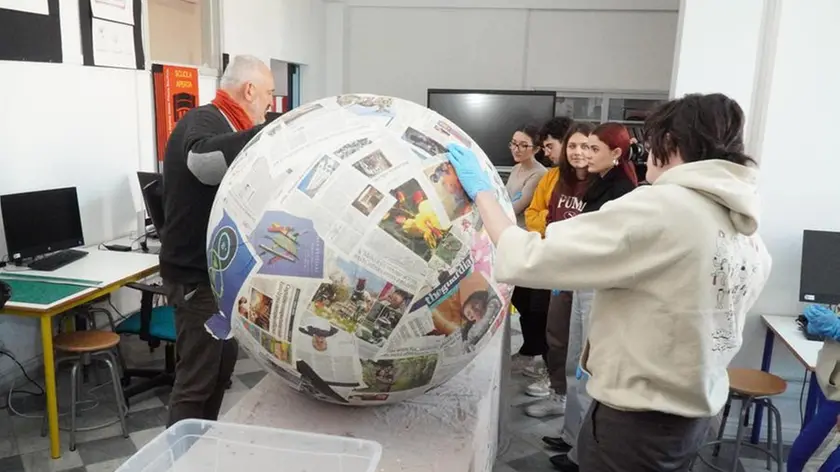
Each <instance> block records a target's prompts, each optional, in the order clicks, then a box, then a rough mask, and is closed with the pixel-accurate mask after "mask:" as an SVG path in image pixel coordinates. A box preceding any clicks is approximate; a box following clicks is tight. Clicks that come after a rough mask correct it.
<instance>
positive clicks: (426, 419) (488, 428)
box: [222, 330, 507, 472]
mask: <svg viewBox="0 0 840 472" xmlns="http://www.w3.org/2000/svg"><path fill="white" fill-rule="evenodd" d="M502 333H503V330H499V332H498V333H496V336H495V338H494V339H493V340H492V341H491V342H490V344H488V346H487V347H486V348H485V349H484V350H483V351H482V352H481V353H480V354H479V355H478V357H476V359H475V360H474V361H473V362H472V363H471V364H470V365H469V366H467V367H466V368H465V369H464V370H463V371H462V372H461V373H460V374H458V375H457V376H455V377H454V378H453V379H452V380H450V381H449V382H447V383H445V384H444V385H442V386H440V387H438V388H437V389H436V390H433V391H432V392H429V393H427V394H426V395H422V396H420V397H416V398H413V399H411V400H408V401H404V402H402V403H399V404H396V405H388V406H381V407H368V408H364V407H347V406H340V405H332V404H328V403H324V402H320V401H318V400H315V399H312V398H310V397H308V396H306V395H304V394H301V393H298V392H296V391H294V390H293V389H291V388H290V387H288V386H286V384H284V383H282V381H281V380H279V379H276V378H275V377H274V376H273V375H272V374H269V375H267V376H266V377H265V378H264V379H263V380H262V381H260V383H259V384H257V385H256V386H255V387H254V388H253V389H252V390H251V391H250V392H249V393H248V394H246V396H245V397H244V398H243V399H242V400H241V401H240V402H239V403H238V404H236V405H235V406H234V407H233V408H232V409H231V410H230V411H229V412H228V413H227V414H226V415H225V416H224V417H223V419H222V420H223V421H225V422H232V423H240V424H248V425H259V426H267V427H273V428H282V429H291V430H297V431H305V432H311V433H322V434H332V435H339V436H350V437H356V438H361V439H370V440H374V441H377V442H379V443H380V444H382V447H383V455H382V461H381V462H380V464H379V467H378V468H377V471H378V472H421V471H422V472H468V471H469V472H484V471H490V470H492V469H493V463H494V462H495V456H496V447H497V434H498V428H499V416H498V415H499V402H500V380H501V378H502V370H501V369H502V362H501V360H502V356H501V355H500V354H501V353H502V351H503V349H502V348H503V344H502V342H503V341H505V342H507V341H506V339H507V338H506V336H504V335H503V334H502Z"/></svg>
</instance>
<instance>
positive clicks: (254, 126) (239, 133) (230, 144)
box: [160, 56, 274, 426]
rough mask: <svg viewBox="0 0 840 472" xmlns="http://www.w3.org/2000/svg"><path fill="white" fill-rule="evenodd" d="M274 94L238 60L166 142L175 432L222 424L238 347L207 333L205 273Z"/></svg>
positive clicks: (255, 65)
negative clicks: (217, 218)
mask: <svg viewBox="0 0 840 472" xmlns="http://www.w3.org/2000/svg"><path fill="white" fill-rule="evenodd" d="M273 95H274V77H273V76H272V74H271V70H270V69H269V68H268V67H267V66H266V65H265V63H263V62H262V61H260V60H259V59H257V58H255V57H253V56H236V57H234V58H233V60H232V61H231V63H230V64H229V65H228V67H227V69H226V70H225V73H224V75H223V76H222V80H221V84H220V88H219V90H218V91H217V92H216V98H215V99H214V100H213V102H212V103H210V104H208V105H203V106H200V107H198V108H195V109H193V110H191V111H190V112H188V113H187V114H186V115H185V116H184V117H183V118H181V119H180V120H179V121H178V124H177V125H176V126H175V129H174V130H173V131H172V135H171V136H170V137H169V141H168V142H167V143H166V154H165V156H164V160H163V182H164V184H163V207H164V215H165V223H164V225H163V229H162V231H161V234H160V240H161V250H160V274H161V277H162V278H163V284H164V287H165V288H166V291H167V295H168V301H169V303H170V304H172V305H173V306H174V307H175V330H176V334H177V342H176V350H177V352H178V361H177V363H176V366H175V386H174V387H173V389H172V394H171V396H170V400H169V422H168V424H169V425H170V426H171V425H173V424H175V423H177V422H178V421H180V420H183V419H187V418H197V419H207V420H215V419H217V417H218V415H219V409H220V408H221V405H222V398H223V397H224V393H225V389H226V387H227V384H228V382H229V381H230V378H231V375H232V374H233V368H234V366H235V364H236V358H237V354H238V350H239V347H238V345H237V344H236V341H234V340H232V339H231V340H228V341H221V340H218V339H216V338H214V337H213V336H211V335H210V334H209V333H208V332H207V330H206V329H205V328H204V323H205V322H206V321H207V320H208V319H209V318H210V317H211V316H212V315H213V314H215V313H217V312H218V311H219V307H218V305H217V304H216V300H215V298H214V296H213V291H212V289H211V288H210V277H209V275H208V272H207V256H206V246H205V239H206V233H207V224H208V220H209V217H210V210H211V207H212V206H213V200H214V199H215V197H216V190H217V189H218V186H219V183H221V181H222V177H224V175H225V172H226V171H227V169H228V166H230V164H231V163H232V162H233V160H234V159H235V158H236V156H237V155H238V154H239V152H240V151H241V150H242V149H243V148H244V147H245V145H246V144H248V141H250V140H251V138H253V137H254V136H256V134H257V133H258V132H259V131H260V129H262V126H263V123H264V122H265V114H266V112H267V111H268V109H269V106H270V104H271V101H272V98H273Z"/></svg>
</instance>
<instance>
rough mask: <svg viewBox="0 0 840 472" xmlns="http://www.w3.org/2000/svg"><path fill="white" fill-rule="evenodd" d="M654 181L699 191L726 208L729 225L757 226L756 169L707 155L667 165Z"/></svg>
mask: <svg viewBox="0 0 840 472" xmlns="http://www.w3.org/2000/svg"><path fill="white" fill-rule="evenodd" d="M653 185H679V186H681V187H685V188H688V189H691V190H694V191H696V192H699V193H701V194H703V195H705V196H706V197H708V198H710V199H711V200H713V201H715V202H717V203H718V204H720V205H722V206H724V207H726V208H727V209H728V210H729V219H730V220H732V225H733V226H734V227H735V229H736V230H737V231H738V232H739V233H742V234H745V235H748V236H749V235H751V234H753V233H755V232H756V231H757V230H758V218H759V211H760V205H759V198H758V169H757V168H755V167H747V166H742V165H740V164H734V163H732V162H728V161H724V160H720V159H710V160H706V161H700V162H689V163H687V164H681V165H678V166H676V167H673V168H671V169H668V170H667V171H665V172H664V173H662V175H660V176H659V178H658V179H656V182H654V183H653Z"/></svg>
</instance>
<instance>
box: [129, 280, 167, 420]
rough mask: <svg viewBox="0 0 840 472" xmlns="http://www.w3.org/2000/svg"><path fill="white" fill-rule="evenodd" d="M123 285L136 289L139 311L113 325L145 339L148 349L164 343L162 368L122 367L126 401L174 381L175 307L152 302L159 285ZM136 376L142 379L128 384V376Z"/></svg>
mask: <svg viewBox="0 0 840 472" xmlns="http://www.w3.org/2000/svg"><path fill="white" fill-rule="evenodd" d="M126 287H129V288H133V289H135V290H139V291H140V292H141V293H142V297H141V299H140V311H138V312H135V313H133V314H131V315H129V316H128V317H127V318H126V319H125V320H124V321H123V322H122V323H120V324H119V325H117V327H116V332H117V333H118V334H121V335H128V336H132V335H134V336H138V337H139V338H140V339H141V340H143V341H146V343H148V345H149V349H150V350H151V351H153V350H155V349H157V348H159V347H160V346H161V344H163V345H164V349H165V357H164V359H165V360H164V368H163V369H128V368H126V369H124V370H123V379H122V381H123V385H125V386H126V388H125V389H124V394H125V400H126V404H128V401H129V399H130V398H131V397H133V396H135V395H139V394H141V393H143V392H147V391H149V390H151V389H154V388H157V387H160V386H164V385H168V386H170V387H171V386H172V385H173V384H174V383H175V310H174V308H172V307H171V306H168V305H159V306H155V305H154V298H155V296H156V295H161V296H165V293H164V291H163V287H161V286H159V285H149V284H143V283H131V284H128V285H126ZM134 377H139V378H143V379H146V380H145V381H143V382H140V383H137V384H135V385H131V379H132V378H134Z"/></svg>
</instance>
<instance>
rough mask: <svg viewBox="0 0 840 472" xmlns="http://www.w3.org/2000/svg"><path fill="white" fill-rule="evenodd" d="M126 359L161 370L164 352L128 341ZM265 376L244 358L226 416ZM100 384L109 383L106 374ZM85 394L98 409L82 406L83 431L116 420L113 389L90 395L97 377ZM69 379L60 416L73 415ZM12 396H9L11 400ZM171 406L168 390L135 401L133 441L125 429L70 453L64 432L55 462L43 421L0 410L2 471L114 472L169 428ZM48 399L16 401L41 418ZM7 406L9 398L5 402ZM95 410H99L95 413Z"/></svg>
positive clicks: (130, 422) (92, 435)
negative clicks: (94, 401) (66, 412)
mask: <svg viewBox="0 0 840 472" xmlns="http://www.w3.org/2000/svg"><path fill="white" fill-rule="evenodd" d="M123 349H124V353H125V358H126V359H127V360H128V362H129V364H131V361H132V360H141V361H142V362H140V363H139V364H138V365H137V367H149V366H152V365H155V366H157V365H161V363H162V360H161V359H160V356H162V355H163V353H162V351H163V350H162V349H158V350H157V351H155V353H154V354H149V352H148V348H147V347H146V346H145V345H143V344H137V343H136V342H132V340H128V341H126V342H124V343H123ZM264 375H265V372H263V371H262V369H260V368H259V367H258V366H257V364H256V363H255V362H254V361H252V360H251V359H248V358H247V356H245V355H244V354H243V355H240V359H239V361H238V362H237V365H236V371H235V372H234V378H233V385H232V387H231V389H230V390H228V392H227V394H226V396H225V400H224V403H223V404H222V410H223V412H224V411H227V410H228V409H230V407H231V406H233V405H235V404H236V403H237V402H238V401H239V400H240V399H241V398H242V397H243V396H244V395H245V394H246V393H247V392H248V390H250V389H251V388H252V387H253V386H254V385H256V384H257V383H258V382H259V381H260V380H261V379H262V378H263V376H264ZM99 376H100V378H101V379H105V378H106V375H105V374H104V371H103V372H101V373H100V375H99ZM89 380H90V382H88V383H87V384H86V385H85V387H84V391H85V392H88V393H86V394H85V397H86V398H91V399H96V401H97V402H98V405H94V404H93V403H90V404H87V405H82V406H81V407H80V408H82V409H86V408H88V409H89V411H84V412H83V413H81V415H79V418H78V420H77V422H78V426H79V427H85V426H90V425H97V424H102V423H107V422H109V421H111V420H113V419H115V418H116V415H115V412H116V407H115V405H114V401H113V397H114V395H113V393H112V392H113V390H111V386H110V384H106V385H104V386H103V387H101V388H96V389H94V391H92V392H91V391H90V390H91V387H93V386H94V385H96V376H95V375H91V376H90V379H89ZM68 384H69V373H68V372H67V371H66V370H63V371H61V372H59V376H58V386H59V410H60V411H61V412H65V411H67V408H66V407H67V405H69V398H70V394H69V389H68V388H67V385H68ZM20 387H21V388H22V389H28V390H36V389H35V388H34V387H32V386H31V385H30V386H22V385H21V386H20ZM5 395H6V392H3V397H5ZM168 401H169V389H168V388H162V389H159V390H157V391H153V392H148V393H147V394H144V395H142V396H138V397H135V398H134V399H132V403H131V406H130V410H129V415H128V419H127V426H128V432H129V437H128V438H124V437H122V432H121V430H120V425H119V424H113V425H111V426H108V427H105V428H102V429H98V430H94V431H89V432H81V433H77V435H76V442H77V446H76V450H75V451H70V450H69V449H68V447H69V433H67V432H66V431H62V432H61V447H62V456H61V459H59V460H51V459H50V457H49V440H48V439H47V438H46V437H41V434H40V429H41V420H40V419H38V418H24V417H21V416H17V415H15V414H13V413H11V412H10V411H9V409H8V408H6V409H4V410H0V471H2V472H54V471H71V472H113V471H114V470H116V469H117V468H118V467H119V466H120V465H122V463H123V462H125V460H126V459H127V458H129V457H131V455H132V454H134V453H135V452H137V450H138V449H140V448H141V447H143V446H144V445H145V444H146V443H147V442H149V441H150V440H152V439H153V438H154V437H155V436H157V435H158V434H160V433H161V432H162V431H163V430H164V427H165V425H166V405H167V403H168ZM43 402H44V400H43V397H32V396H27V395H15V396H14V397H13V401H12V404H13V407H14V409H15V410H17V411H18V412H19V413H22V414H24V415H27V416H35V417H38V416H40V415H42V414H43V408H44V407H43ZM3 403H5V398H4V399H3ZM93 406H95V408H91V407H93ZM59 424H60V426H61V427H62V428H65V427H66V426H67V425H68V424H69V417H63V418H62V419H61V421H60V423H59Z"/></svg>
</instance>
